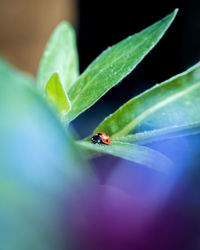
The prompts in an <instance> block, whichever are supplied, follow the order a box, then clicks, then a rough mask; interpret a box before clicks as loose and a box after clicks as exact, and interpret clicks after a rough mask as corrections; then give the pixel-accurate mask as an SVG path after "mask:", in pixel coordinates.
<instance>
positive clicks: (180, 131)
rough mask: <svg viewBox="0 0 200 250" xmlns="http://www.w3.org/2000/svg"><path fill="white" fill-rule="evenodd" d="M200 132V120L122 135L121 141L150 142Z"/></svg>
mask: <svg viewBox="0 0 200 250" xmlns="http://www.w3.org/2000/svg"><path fill="white" fill-rule="evenodd" d="M199 133H200V122H195V123H191V124H185V125H180V126H174V127H167V128H162V129H155V130H149V131H144V132H141V133H136V134H129V135H126V136H122V137H120V139H119V141H121V142H133V143H137V144H148V143H152V142H156V141H161V140H169V139H173V138H176V137H181V136H189V135H195V134H199Z"/></svg>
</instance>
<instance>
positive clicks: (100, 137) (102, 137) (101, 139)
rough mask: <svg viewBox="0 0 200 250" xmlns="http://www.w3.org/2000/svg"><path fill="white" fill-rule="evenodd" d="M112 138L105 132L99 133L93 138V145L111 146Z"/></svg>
mask: <svg viewBox="0 0 200 250" xmlns="http://www.w3.org/2000/svg"><path fill="white" fill-rule="evenodd" d="M110 142H111V141H110V137H109V136H108V135H106V134H105V133H103V132H99V133H97V134H94V135H93V136H92V143H94V144H96V143H98V144H107V145H109V144H110Z"/></svg>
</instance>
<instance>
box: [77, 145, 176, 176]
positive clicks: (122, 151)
mask: <svg viewBox="0 0 200 250" xmlns="http://www.w3.org/2000/svg"><path fill="white" fill-rule="evenodd" d="M77 144H78V145H79V146H80V147H81V148H82V149H83V150H86V151H89V153H93V152H97V153H103V154H110V155H113V156H117V157H121V158H123V159H126V160H129V161H133V162H136V163H139V164H141V165H144V166H146V167H149V168H153V169H155V170H157V171H161V172H165V173H169V172H170V171H171V170H172V169H173V163H172V162H171V161H170V160H169V159H168V158H167V157H166V156H165V155H163V154H161V153H160V152H158V151H155V150H153V149H151V148H148V147H144V146H140V145H136V144H130V143H125V142H120V141H112V144H111V145H98V144H92V143H91V142H88V141H79V142H77Z"/></svg>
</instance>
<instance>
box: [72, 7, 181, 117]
mask: <svg viewBox="0 0 200 250" xmlns="http://www.w3.org/2000/svg"><path fill="white" fill-rule="evenodd" d="M176 13H177V10H175V11H174V12H172V13H171V14H170V15H168V16H166V17H165V18H163V19H162V20H160V21H159V22H157V23H155V24H153V25H151V26H150V27H148V28H146V29H144V30H143V31H141V32H139V33H137V34H135V35H133V36H130V37H128V38H126V39H125V40H123V41H121V42H119V43H118V44H116V45H114V46H113V47H110V48H108V49H107V50H105V51H104V52H103V53H102V54H101V55H100V56H99V57H97V58H96V59H95V60H94V62H92V63H91V64H90V66H89V67H88V68H87V69H86V70H85V71H84V72H83V74H82V75H81V76H80V77H79V78H78V79H77V80H76V82H75V83H74V85H73V86H72V87H71V89H70V91H69V99H70V101H71V104H72V108H71V110H70V112H69V113H68V114H67V121H71V120H73V119H74V118H76V117H77V116H78V115H79V114H80V113H82V112H83V111H84V110H86V109H88V108H89V107H90V106H91V105H93V104H94V103H95V102H96V101H97V100H98V99H99V98H100V97H101V96H103V95H104V94H105V93H106V92H107V91H108V90H109V89H110V88H112V87H114V86H115V85H116V84H117V83H119V82H120V81H121V80H122V79H123V78H124V77H125V76H126V75H128V74H129V73H130V72H131V71H132V70H133V69H134V68H135V67H136V66H137V65H138V63H139V62H140V61H141V60H142V59H143V58H144V57H145V56H146V55H147V53H148V52H149V51H150V50H151V49H152V48H153V47H154V46H155V45H156V43H157V42H158V41H159V40H160V39H161V37H162V36H163V35H164V33H165V31H166V30H167V29H168V27H169V25H170V24H171V23H172V21H173V20H174V17H175V16H176Z"/></svg>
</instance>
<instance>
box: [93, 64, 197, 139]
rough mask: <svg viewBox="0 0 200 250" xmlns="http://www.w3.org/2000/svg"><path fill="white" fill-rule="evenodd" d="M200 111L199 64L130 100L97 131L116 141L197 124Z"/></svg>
mask: <svg viewBox="0 0 200 250" xmlns="http://www.w3.org/2000/svg"><path fill="white" fill-rule="evenodd" d="M199 112H200V63H198V64H197V65H195V66H194V67H192V68H190V69H189V70H186V71H185V72H183V73H182V74H179V75H177V76H175V77H172V78H170V79H169V80H167V81H165V82H163V83H161V84H159V85H156V86H155V87H153V88H151V89H150V90H147V91H146V92H144V93H142V94H141V95H139V96H136V97H135V98H133V99H131V100H130V101H128V102H127V103H125V104H124V105H123V106H122V107H120V108H119V109H118V110H117V111H116V112H115V113H113V114H112V115H110V116H109V117H107V118H106V119H105V120H104V121H103V122H102V123H101V124H100V125H99V126H98V127H97V128H96V130H95V131H105V132H106V133H108V134H109V135H110V136H111V137H112V138H113V139H115V138H119V137H121V136H124V135H127V134H128V133H130V132H132V133H135V132H138V131H139V132H142V131H145V130H152V129H156V128H164V127H171V126H179V125H180V126H181V125H183V124H187V123H189V124H191V123H194V122H198V121H199V120H200V119H199V115H198V114H199ZM180 129H181V127H180Z"/></svg>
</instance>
